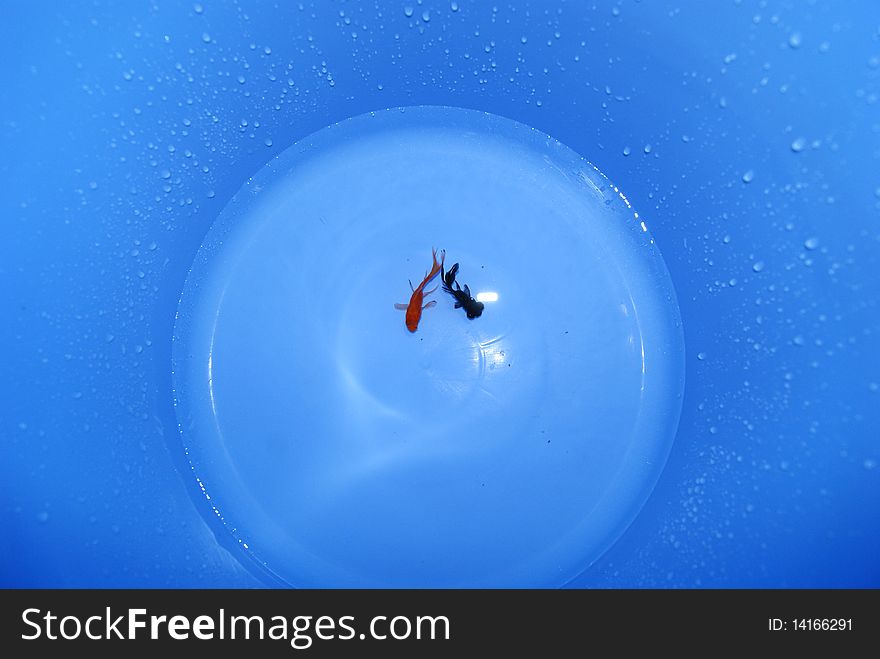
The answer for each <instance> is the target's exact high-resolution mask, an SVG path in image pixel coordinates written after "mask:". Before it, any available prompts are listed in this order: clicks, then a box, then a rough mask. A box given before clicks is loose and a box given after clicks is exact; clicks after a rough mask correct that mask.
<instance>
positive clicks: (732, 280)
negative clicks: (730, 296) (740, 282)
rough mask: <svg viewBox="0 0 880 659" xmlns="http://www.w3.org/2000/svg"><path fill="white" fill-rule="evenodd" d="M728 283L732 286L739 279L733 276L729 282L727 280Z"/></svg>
mask: <svg viewBox="0 0 880 659" xmlns="http://www.w3.org/2000/svg"><path fill="white" fill-rule="evenodd" d="M727 283H728V284H730V285H731V286H736V284H737V280H736V278H735V277H734V278H732V279H731V280H730V281H729V282H727Z"/></svg>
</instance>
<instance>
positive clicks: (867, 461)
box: [863, 458, 877, 470]
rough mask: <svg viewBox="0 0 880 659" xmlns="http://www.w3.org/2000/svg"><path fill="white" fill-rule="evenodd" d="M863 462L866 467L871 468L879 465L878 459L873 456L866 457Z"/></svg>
mask: <svg viewBox="0 0 880 659" xmlns="http://www.w3.org/2000/svg"><path fill="white" fill-rule="evenodd" d="M863 464H864V465H865V469H868V470H871V469H873V468H874V467H876V466H877V461H876V460H874V459H873V458H865V462H864V463H863Z"/></svg>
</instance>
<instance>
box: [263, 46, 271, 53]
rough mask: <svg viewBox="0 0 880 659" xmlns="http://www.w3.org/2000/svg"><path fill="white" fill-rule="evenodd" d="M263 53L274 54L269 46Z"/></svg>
mask: <svg viewBox="0 0 880 659" xmlns="http://www.w3.org/2000/svg"><path fill="white" fill-rule="evenodd" d="M263 52H264V53H265V54H266V55H271V54H272V49H271V48H269V46H266V47H265V48H263Z"/></svg>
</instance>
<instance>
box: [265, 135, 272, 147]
mask: <svg viewBox="0 0 880 659" xmlns="http://www.w3.org/2000/svg"><path fill="white" fill-rule="evenodd" d="M263 144H265V145H266V146H272V138H271V137H267V138H266V139H265V140H263Z"/></svg>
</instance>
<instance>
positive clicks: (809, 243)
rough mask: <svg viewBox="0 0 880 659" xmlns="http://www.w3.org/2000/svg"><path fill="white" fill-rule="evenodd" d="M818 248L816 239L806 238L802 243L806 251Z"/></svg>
mask: <svg viewBox="0 0 880 659" xmlns="http://www.w3.org/2000/svg"><path fill="white" fill-rule="evenodd" d="M818 246H819V239H818V238H807V239H806V240H805V241H804V247H806V248H807V249H816V248H817V247H818Z"/></svg>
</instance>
